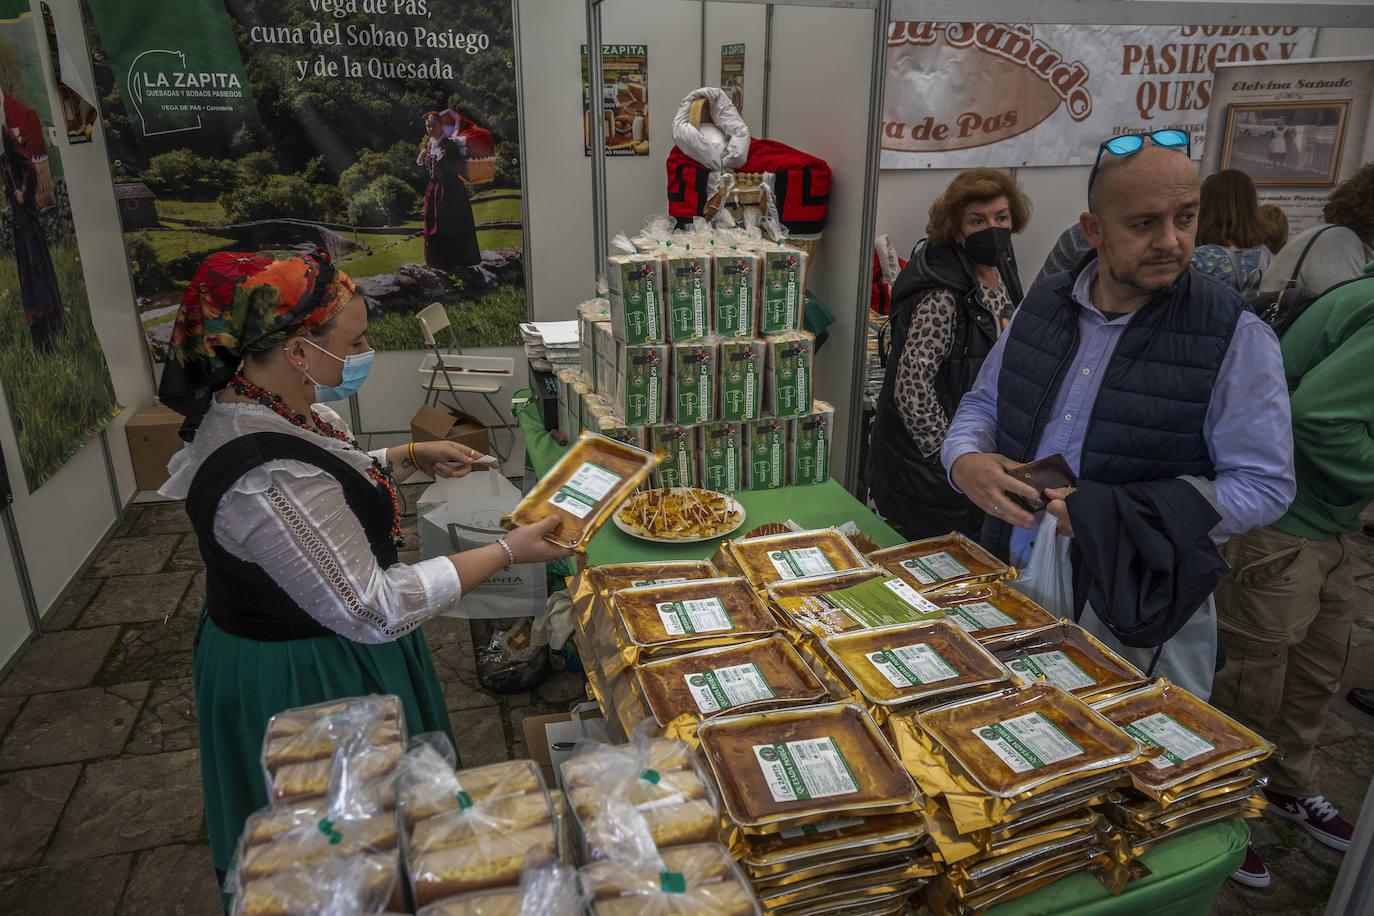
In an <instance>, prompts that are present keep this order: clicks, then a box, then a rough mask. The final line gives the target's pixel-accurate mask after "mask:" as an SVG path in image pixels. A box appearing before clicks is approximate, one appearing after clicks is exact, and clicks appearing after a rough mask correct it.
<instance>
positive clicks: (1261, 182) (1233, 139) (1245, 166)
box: [1221, 99, 1350, 187]
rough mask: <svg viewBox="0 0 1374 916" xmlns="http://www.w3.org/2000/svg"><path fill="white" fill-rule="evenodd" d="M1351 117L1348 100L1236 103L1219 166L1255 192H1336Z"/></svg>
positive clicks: (1228, 118) (1231, 109)
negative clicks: (1239, 175)
mask: <svg viewBox="0 0 1374 916" xmlns="http://www.w3.org/2000/svg"><path fill="white" fill-rule="evenodd" d="M1349 114H1350V100H1349V99H1339V100H1332V101H1321V102H1317V101H1313V102H1257V103H1248V104H1232V105H1230V106H1228V108H1227V112H1226V131H1225V145H1224V147H1223V149H1222V153H1221V167H1222V168H1224V169H1240V170H1241V171H1243V172H1245V173H1246V174H1248V175H1249V176H1250V177H1251V178H1252V179H1254V182H1255V185H1256V186H1257V187H1266V186H1283V187H1293V186H1310V187H1334V186H1335V184H1336V180H1337V176H1338V175H1339V174H1340V165H1341V147H1342V145H1343V144H1344V140H1345V130H1346V122H1347V120H1348V118H1349Z"/></svg>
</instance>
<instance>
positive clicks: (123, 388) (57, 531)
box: [0, 0, 153, 666]
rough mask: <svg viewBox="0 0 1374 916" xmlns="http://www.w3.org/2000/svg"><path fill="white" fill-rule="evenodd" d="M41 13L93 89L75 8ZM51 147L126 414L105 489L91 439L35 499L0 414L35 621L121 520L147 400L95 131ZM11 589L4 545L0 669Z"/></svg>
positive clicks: (13, 639) (19, 621) (57, 4)
mask: <svg viewBox="0 0 1374 916" xmlns="http://www.w3.org/2000/svg"><path fill="white" fill-rule="evenodd" d="M49 5H50V6H51V7H52V11H53V19H54V21H55V22H56V24H57V29H58V32H59V34H61V35H62V39H63V41H64V42H67V43H68V46H69V47H70V48H71V50H72V53H73V55H74V56H76V58H77V59H78V66H80V67H81V68H82V70H83V71H84V76H85V77H86V80H87V83H88V84H89V85H94V83H95V80H94V79H92V78H91V73H90V61H89V58H88V56H87V55H86V53H85V38H84V36H83V33H82V29H81V16H80V11H79V7H78V3H77V0H49ZM34 8H35V10H37V9H38V5H37V4H34ZM34 23H35V37H36V38H37V40H38V45H39V47H40V48H41V49H42V50H41V53H42V55H43V57H44V60H45V62H46V59H47V42H46V40H44V38H43V35H42V29H41V26H42V20H41V19H39V18H38V17H37V16H35V17H34ZM48 104H49V106H50V109H51V111H53V112H57V111H59V110H60V109H59V108H58V100H57V94H56V91H55V90H54V89H53V87H51V86H50V87H49V99H48ZM60 130H61V128H60V125H59V132H60ZM59 143H61V147H60V149H61V156H62V164H63V168H64V170H65V173H66V178H67V184H68V190H69V197H70V199H71V208H72V217H73V219H74V220H75V223H76V233H77V240H78V243H79V246H80V250H81V262H82V266H83V268H84V271H85V276H86V289H87V292H88V293H89V295H90V300H91V312H92V319H93V322H94V324H95V330H96V333H97V334H98V335H99V337H100V341H101V345H102V347H103V348H104V351H105V360H106V362H107V363H108V364H109V367H110V375H111V377H112V378H113V380H114V389H115V395H116V397H117V398H118V400H119V403H120V404H121V405H123V406H124V407H125V410H124V412H123V413H121V414H120V415H119V416H118V417H117V418H116V419H115V420H114V422H112V423H110V425H109V426H107V427H106V430H105V433H104V436H105V437H106V441H107V442H108V443H109V454H110V459H111V461H110V466H111V467H112V468H113V473H114V481H113V484H112V482H111V479H110V474H109V473H108V471H107V466H106V462H105V456H104V454H103V449H102V445H101V441H100V439H99V438H98V437H97V438H96V439H92V440H91V441H90V442H88V443H86V445H85V446H84V447H83V448H82V449H81V451H80V452H78V453H77V454H76V455H75V456H74V457H73V458H72V459H71V460H70V461H69V462H67V464H66V465H65V466H63V467H62V469H61V470H59V471H58V472H57V473H56V474H55V475H53V477H51V478H50V479H49V480H48V481H47V482H45V483H44V484H43V485H42V486H41V487H39V488H38V490H37V491H36V492H34V493H29V492H28V487H27V486H26V485H25V483H24V475H23V472H22V470H21V469H20V467H19V461H18V446H17V444H16V440H15V434H14V427H13V424H12V423H11V421H10V414H9V410H8V407H7V406H6V409H3V410H0V447H3V449H4V451H5V456H6V461H7V465H8V469H9V477H10V486H11V487H12V488H13V490H14V505H13V507H12V511H13V513H14V520H15V525H16V527H17V529H18V532H19V541H20V545H21V546H22V549H23V554H24V558H25V561H26V566H27V569H28V575H29V579H30V581H31V582H32V586H33V598H34V603H35V605H36V607H37V610H38V612H39V614H40V615H46V614H47V613H48V612H50V611H51V610H52V609H53V608H55V607H56V606H57V604H58V602H59V601H60V599H61V598H62V596H63V594H64V592H65V591H66V590H67V589H68V587H69V586H70V585H72V584H73V582H74V581H75V579H76V577H77V576H78V575H80V573H81V571H82V570H83V569H84V568H85V567H86V565H87V563H88V562H89V560H90V559H91V558H92V556H93V555H94V553H95V552H96V551H97V550H98V549H99V548H100V546H101V545H102V543H103V542H104V540H105V538H106V537H107V536H108V535H109V534H110V533H111V532H112V530H113V529H114V527H115V526H116V524H117V522H118V519H119V514H118V512H117V510H116V503H118V505H120V506H122V505H125V504H127V503H128V501H129V500H130V499H132V498H133V496H134V493H135V487H134V475H133V465H132V463H131V462H130V460H129V449H128V447H127V445H126V444H125V441H126V440H125V437H124V424H125V423H126V422H127V421H128V418H129V417H130V416H131V415H132V414H133V412H134V411H135V410H137V409H138V408H139V407H140V406H145V405H147V404H151V403H152V397H153V390H152V382H151V379H150V377H149V374H148V362H147V357H146V356H145V355H144V353H145V349H144V346H143V337H142V331H141V328H140V326H139V323H138V314H137V309H136V307H135V305H134V299H133V287H132V284H131V283H130V280H129V269H128V266H127V264H126V262H125V260H124V246H123V240H122V237H121V235H120V225H119V214H118V211H117V210H116V207H115V199H114V189H113V187H112V184H111V181H110V168H109V164H108V160H107V158H106V155H105V144H104V136H103V134H102V133H101V132H100V129H99V128H98V127H97V129H96V132H95V139H94V142H92V143H87V144H82V145H77V146H69V145H67V144H66V143H65V141H59ZM112 488H113V492H112ZM19 583H20V571H19V570H18V569H17V568H16V567H15V566H14V564H13V563H12V562H11V560H10V551H9V545H8V544H7V545H6V547H5V548H4V549H3V550H0V666H3V665H4V664H5V663H6V662H7V661H8V660H9V659H10V658H11V657H12V656H13V655H14V653H15V652H16V651H17V650H18V649H19V648H20V647H21V646H22V645H23V644H24V643H25V642H26V641H27V640H28V639H29V638H30V636H31V628H30V626H29V622H28V619H27V616H26V614H25V610H24V601H23V599H22V592H21V591H20V586H19Z"/></svg>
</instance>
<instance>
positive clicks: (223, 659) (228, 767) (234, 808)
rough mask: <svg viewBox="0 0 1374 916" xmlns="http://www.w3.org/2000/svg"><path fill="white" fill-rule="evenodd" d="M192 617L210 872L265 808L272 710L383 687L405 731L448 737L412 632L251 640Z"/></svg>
mask: <svg viewBox="0 0 1374 916" xmlns="http://www.w3.org/2000/svg"><path fill="white" fill-rule="evenodd" d="M201 623H202V627H203V628H202V630H201V633H200V640H199V642H198V643H197V645H196V649H195V656H194V659H193V661H192V669H191V670H192V673H193V674H194V676H195V688H196V714H197V716H198V717H199V729H200V773H201V781H202V784H203V786H204V789H205V818H206V825H207V828H208V830H209V833H210V851H211V853H212V854H213V855H214V859H215V868H217V869H220V870H222V871H227V870H228V869H229V863H230V860H231V859H233V856H234V850H235V848H236V847H237V845H238V840H239V835H240V834H241V833H242V832H243V824H244V821H246V820H247V819H248V815H250V814H252V813H253V812H254V811H257V810H258V809H259V808H263V807H266V805H267V781H266V777H265V776H264V774H263V770H262V761H261V756H262V738H263V735H264V734H265V733H266V731H267V720H268V719H270V718H272V716H274V715H276V714H277V713H279V712H281V711H282V710H285V709H290V708H292V707H294V706H309V705H311V704H312V703H324V702H326V701H329V700H338V699H343V698H345V697H356V696H364V695H366V694H370V693H393V694H395V695H396V696H398V697H400V698H401V705H402V707H403V708H404V710H405V721H406V729H407V731H408V732H409V733H410V734H412V735H416V734H420V733H422V732H442V733H443V734H445V735H447V736H448V738H449V740H450V741H452V740H453V732H452V730H451V729H450V728H449V719H448V707H447V706H446V705H445V703H444V690H443V687H442V686H441V685H440V683H439V675H438V673H437V672H436V671H435V670H434V660H433V659H432V658H431V657H430V654H429V644H428V643H426V642H425V637H424V633H422V632H421V631H420V630H418V629H417V630H414V631H412V632H411V633H409V634H407V635H406V636H403V637H401V638H400V639H398V640H396V641H395V642H388V643H381V644H379V645H368V644H364V643H358V642H353V641H352V640H350V639H345V638H344V637H342V636H322V637H318V638H314V639H291V640H285V641H282V642H259V641H257V640H253V639H244V638H243V637H241V636H232V635H230V634H229V633H226V632H224V631H223V630H221V629H220V628H219V627H217V626H215V624H214V623H213V622H212V621H211V620H209V619H208V617H206V616H205V615H204V614H203V613H202V617H201ZM455 746H456V744H455Z"/></svg>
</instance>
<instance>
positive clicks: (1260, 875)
mask: <svg viewBox="0 0 1374 916" xmlns="http://www.w3.org/2000/svg"><path fill="white" fill-rule="evenodd" d="M1231 880H1232V881H1235V882H1238V883H1240V884H1244V885H1245V886H1246V887H1256V888H1260V887H1268V886H1269V869H1267V868H1265V867H1264V862H1263V861H1261V860H1260V857H1259V853H1258V852H1256V851H1255V847H1254V846H1252V845H1248V844H1247V845H1246V847H1245V862H1244V864H1242V865H1241V867H1240V868H1237V869H1236V870H1235V871H1233V872H1232V873H1231Z"/></svg>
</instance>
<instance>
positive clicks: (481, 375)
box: [415, 302, 515, 461]
mask: <svg viewBox="0 0 1374 916" xmlns="http://www.w3.org/2000/svg"><path fill="white" fill-rule="evenodd" d="M415 317H416V318H418V319H419V320H420V331H421V333H423V334H424V336H425V343H426V344H427V345H428V346H429V348H430V350H431V351H433V352H432V353H429V354H427V355H426V356H425V357H424V358H423V359H422V360H421V361H420V369H419V372H420V377H421V378H420V387H421V388H422V389H424V390H425V391H427V392H429V394H428V396H427V397H426V398H425V403H426V404H430V405H432V406H435V407H437V406H439V398H440V396H442V395H444V394H448V395H449V396H450V397H451V398H452V399H453V406H454V407H455V408H456V409H458V410H462V406H461V405H460V404H459V402H458V396H459V395H462V394H480V395H481V396H482V399H483V400H484V401H486V402H487V406H488V407H490V408H491V410H492V412H493V413H495V414H496V418H497V420H498V423H497V425H496V426H495V427H492V428H493V429H504V430H505V431H506V432H507V433H509V434H510V444H509V445H508V446H507V448H506V451H505V452H504V453H502V452H501V450H500V448H498V447H497V445H496V439H495V437H494V436H493V437H492V451H494V452H496V457H497V458H500V459H501V460H502V461H505V460H506V459H507V458H509V457H510V454H511V449H512V448H514V445H515V424H514V423H512V422H511V419H510V418H508V417H507V416H506V414H504V413H502V411H501V409H500V408H499V407H497V406H496V404H495V402H493V401H492V399H491V396H492V395H493V394H497V393H499V392H500V390H501V383H502V382H503V381H505V380H506V379H509V378H512V377H513V376H514V375H515V360H514V359H512V358H510V357H508V356H468V355H466V354H464V353H463V348H462V347H460V346H458V343H457V340H458V335H457V334H455V333H454V331H453V328H452V327H450V326H449V320H448V312H447V311H446V310H445V309H444V306H443V304H442V303H439V302H435V303H432V304H430V305H427V306H425V307H424V308H423V309H421V310H420V311H419V313H418V314H416V316H415ZM443 330H447V331H448V334H449V347H448V349H447V350H446V351H443V352H440V350H439V344H438V341H437V340H436V339H435V337H436V335H437V334H438V333H439V332H440V331H443Z"/></svg>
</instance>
